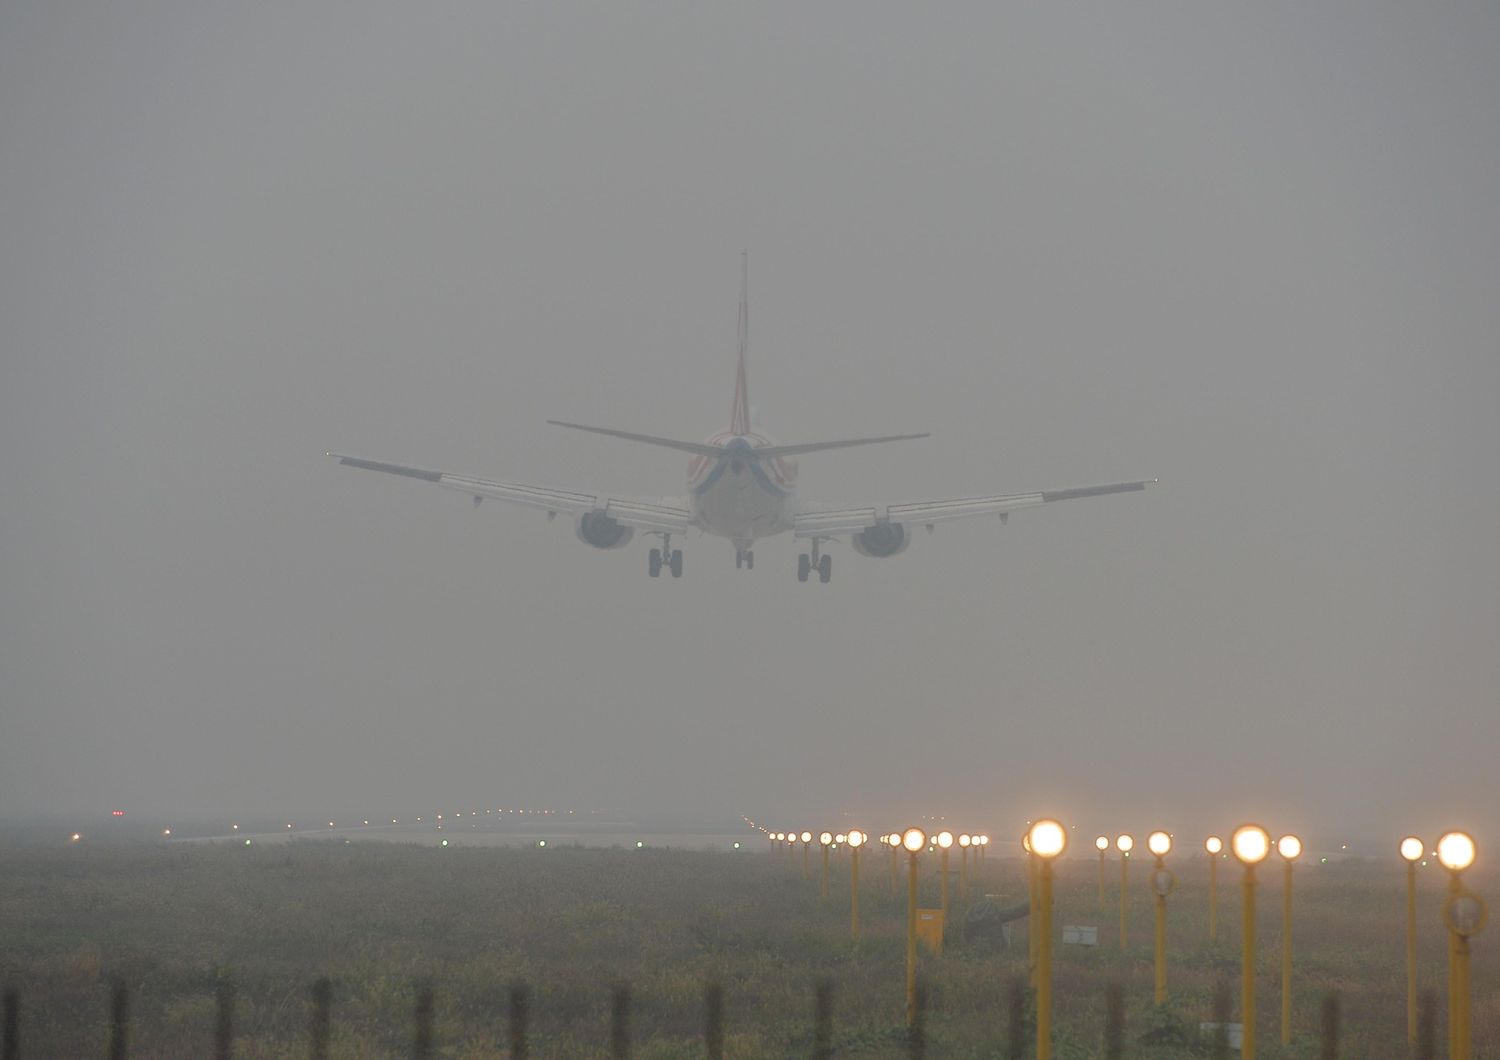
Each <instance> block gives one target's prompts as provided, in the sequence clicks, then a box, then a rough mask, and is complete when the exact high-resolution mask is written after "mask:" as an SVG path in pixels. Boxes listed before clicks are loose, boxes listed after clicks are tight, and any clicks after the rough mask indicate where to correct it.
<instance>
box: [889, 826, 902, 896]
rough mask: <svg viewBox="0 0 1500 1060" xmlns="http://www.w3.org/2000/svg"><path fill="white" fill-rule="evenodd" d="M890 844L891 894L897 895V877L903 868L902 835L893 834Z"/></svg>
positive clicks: (898, 833)
mask: <svg viewBox="0 0 1500 1060" xmlns="http://www.w3.org/2000/svg"><path fill="white" fill-rule="evenodd" d="M889 842H890V844H891V893H892V894H895V893H896V876H897V872H898V870H899V869H900V866H901V833H900V832H892V833H891V834H890V839H889Z"/></svg>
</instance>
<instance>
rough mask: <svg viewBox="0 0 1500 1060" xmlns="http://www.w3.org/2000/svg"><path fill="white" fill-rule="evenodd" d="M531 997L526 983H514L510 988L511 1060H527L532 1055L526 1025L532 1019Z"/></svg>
mask: <svg viewBox="0 0 1500 1060" xmlns="http://www.w3.org/2000/svg"><path fill="white" fill-rule="evenodd" d="M530 1008H531V1004H530V997H529V996H528V994H527V992H526V984H525V983H512V984H511V987H510V1056H511V1060H526V1057H527V1056H528V1055H529V1053H530V1049H529V1046H528V1045H527V1043H526V1025H527V1022H528V1019H529V1017H530V1014H531V1013H530Z"/></svg>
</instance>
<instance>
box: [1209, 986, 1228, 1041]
mask: <svg viewBox="0 0 1500 1060" xmlns="http://www.w3.org/2000/svg"><path fill="white" fill-rule="evenodd" d="M1214 1022H1215V1023H1217V1024H1218V1027H1217V1028H1215V1030H1214V1040H1213V1042H1212V1044H1211V1046H1210V1052H1209V1054H1208V1055H1209V1056H1211V1057H1213V1060H1229V984H1228V983H1227V982H1226V981H1224V980H1223V979H1220V980H1219V982H1218V983H1217V985H1215V986H1214Z"/></svg>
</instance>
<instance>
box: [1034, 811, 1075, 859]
mask: <svg viewBox="0 0 1500 1060" xmlns="http://www.w3.org/2000/svg"><path fill="white" fill-rule="evenodd" d="M1027 835H1028V836H1029V837H1030V838H1031V852H1032V853H1033V854H1035V855H1036V856H1037V857H1039V858H1045V859H1046V860H1048V861H1051V860H1052V859H1053V858H1055V857H1057V856H1058V855H1059V854H1061V853H1062V852H1063V851H1064V850H1065V849H1067V846H1068V830H1067V829H1066V828H1064V827H1063V826H1062V825H1060V824H1058V823H1057V822H1056V821H1054V820H1051V819H1050V818H1046V819H1043V820H1040V821H1038V822H1037V823H1036V824H1034V825H1032V826H1031V831H1030V832H1028V833H1027Z"/></svg>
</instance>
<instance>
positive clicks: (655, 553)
mask: <svg viewBox="0 0 1500 1060" xmlns="http://www.w3.org/2000/svg"><path fill="white" fill-rule="evenodd" d="M646 569H647V570H648V571H650V573H651V577H653V578H660V577H661V549H659V548H653V549H652V550H651V555H650V557H649V559H648V562H647V566H646Z"/></svg>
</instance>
